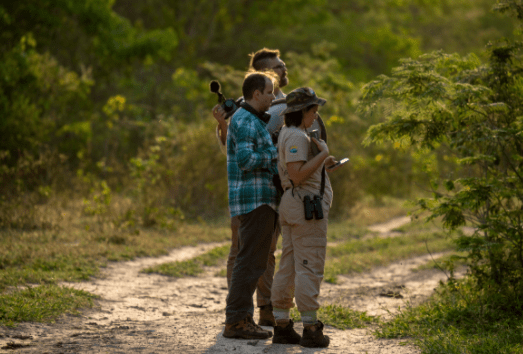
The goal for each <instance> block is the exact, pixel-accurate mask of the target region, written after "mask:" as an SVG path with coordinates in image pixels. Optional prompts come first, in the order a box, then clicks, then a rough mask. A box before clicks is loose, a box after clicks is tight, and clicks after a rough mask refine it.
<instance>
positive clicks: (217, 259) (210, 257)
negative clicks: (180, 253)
mask: <svg viewBox="0 0 523 354" xmlns="http://www.w3.org/2000/svg"><path fill="white" fill-rule="evenodd" d="M229 248H230V246H229V245H225V246H221V247H215V248H213V249H212V250H210V251H209V252H207V253H204V254H202V255H200V256H197V257H194V258H191V259H189V260H186V261H177V262H168V263H163V264H159V265H156V266H154V267H149V268H145V269H143V270H141V272H142V273H158V274H162V275H168V276H171V277H176V278H181V277H184V276H196V275H198V274H200V273H203V271H204V268H203V267H204V266H207V267H209V266H215V265H217V264H219V263H221V262H223V261H224V259H225V257H227V254H228V253H229Z"/></svg>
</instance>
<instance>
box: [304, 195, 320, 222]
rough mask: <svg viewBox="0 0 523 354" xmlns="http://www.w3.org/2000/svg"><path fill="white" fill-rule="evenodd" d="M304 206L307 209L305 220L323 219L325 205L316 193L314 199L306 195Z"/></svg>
mask: <svg viewBox="0 0 523 354" xmlns="http://www.w3.org/2000/svg"><path fill="white" fill-rule="evenodd" d="M303 208H304V210H305V220H312V218H314V219H316V220H321V219H323V206H322V205H321V198H320V197H319V196H317V195H315V196H314V197H313V198H312V200H311V197H309V196H308V195H306V196H305V197H304V198H303Z"/></svg>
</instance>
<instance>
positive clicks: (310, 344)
mask: <svg viewBox="0 0 523 354" xmlns="http://www.w3.org/2000/svg"><path fill="white" fill-rule="evenodd" d="M329 343H330V339H329V337H328V336H324V335H323V323H322V322H321V321H318V322H316V324H315V325H312V326H306V327H304V328H303V336H302V337H301V341H300V345H301V346H302V347H307V348H327V347H328V346H329Z"/></svg>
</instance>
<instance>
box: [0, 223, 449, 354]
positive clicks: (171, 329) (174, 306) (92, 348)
mask: <svg viewBox="0 0 523 354" xmlns="http://www.w3.org/2000/svg"><path fill="white" fill-rule="evenodd" d="M404 221H405V220H404ZM392 224H394V227H397V226H398V225H397V223H392ZM388 230H390V229H387V228H383V229H380V230H379V231H380V232H382V233H387V232H388ZM218 245H220V244H206V245H200V246H197V247H184V248H180V249H175V250H173V251H172V252H171V253H170V254H169V255H168V256H165V257H159V258H142V259H137V260H134V261H130V262H120V263H113V264H110V265H109V266H108V267H107V268H106V269H103V270H102V274H101V277H99V278H95V279H93V280H91V281H89V282H83V283H69V284H66V285H67V286H71V287H74V288H77V289H83V290H86V291H89V292H91V293H94V294H97V295H99V296H100V297H101V298H100V300H99V301H98V306H99V307H98V308H96V309H91V310H87V311H85V312H84V313H83V315H82V316H80V317H75V316H63V317H61V318H60V319H59V321H57V323H55V324H51V325H47V324H36V323H23V324H21V325H20V326H19V327H18V328H16V329H5V328H4V329H1V328H0V347H3V349H0V352H5V353H344V354H345V353H347V354H349V353H354V354H356V353H369V354H371V353H372V354H378V353H379V354H400V353H401V354H414V353H419V351H418V350H417V348H415V347H413V346H410V345H405V343H402V341H400V340H382V339H376V338H375V337H373V336H372V335H371V334H370V333H369V331H370V330H369V329H348V330H344V331H343V330H338V329H335V328H332V327H327V328H326V334H328V335H329V336H330V337H331V345H330V347H329V348H326V349H308V348H302V347H300V346H298V345H282V344H272V342H271V340H270V339H269V340H252V341H248V340H234V339H227V338H224V337H222V335H221V332H222V331H223V326H224V325H223V322H224V319H225V315H224V308H225V298H226V295H227V282H226V279H225V278H223V277H217V276H215V273H216V271H217V269H209V270H208V271H207V272H206V273H205V274H204V275H203V276H199V277H190V278H182V279H175V278H171V277H166V276H161V275H155V274H142V273H140V270H141V269H143V268H146V267H149V266H152V265H155V264H159V263H165V262H172V261H177V260H184V259H188V258H192V257H194V256H196V255H198V254H201V253H203V252H205V251H207V250H209V249H211V248H213V247H216V246H218ZM428 260H430V256H424V257H417V258H414V259H410V260H408V261H403V262H399V263H395V264H392V265H390V266H388V267H384V268H380V269H375V270H374V271H372V272H370V273H366V274H360V275H355V276H350V277H348V276H341V277H340V281H339V284H336V285H334V284H328V283H324V284H323V285H322V289H321V301H322V303H337V304H343V305H346V306H350V307H351V308H352V309H354V310H359V311H367V313H368V314H370V315H381V316H384V317H386V316H387V313H388V311H392V312H394V311H397V309H398V307H403V306H406V304H407V302H411V303H418V302H420V301H422V300H424V299H426V298H427V297H428V296H429V295H430V294H431V292H432V291H433V289H434V288H435V287H436V285H437V283H438V281H439V280H440V279H444V278H445V275H444V274H443V273H441V272H437V271H433V270H428V271H422V272H416V273H413V272H412V271H411V269H413V268H415V267H417V266H418V265H419V264H422V263H425V262H427V261H428ZM388 291H393V292H396V293H397V295H398V297H396V298H390V297H383V296H382V295H383V294H384V293H387V292H388ZM380 294H381V295H380ZM399 295H401V296H399ZM255 320H257V318H256V317H255ZM296 327H297V328H298V329H297V330H298V332H299V333H301V330H302V328H303V327H302V326H301V324H297V325H296ZM267 329H270V327H268V328H267ZM8 343H11V344H8ZM9 345H10V346H11V347H12V348H13V349H7V347H8V346H9Z"/></svg>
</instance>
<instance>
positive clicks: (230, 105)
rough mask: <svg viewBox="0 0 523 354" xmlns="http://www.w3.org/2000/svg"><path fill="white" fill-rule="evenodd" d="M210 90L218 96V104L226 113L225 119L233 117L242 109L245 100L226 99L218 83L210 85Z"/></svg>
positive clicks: (214, 82)
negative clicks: (241, 105)
mask: <svg viewBox="0 0 523 354" xmlns="http://www.w3.org/2000/svg"><path fill="white" fill-rule="evenodd" d="M209 88H210V90H211V92H212V93H215V94H217V95H218V103H219V104H220V105H221V107H222V108H223V110H224V111H225V113H226V115H225V119H228V118H229V117H231V116H232V115H233V114H234V112H236V110H237V109H238V108H240V103H241V102H242V101H243V98H242V97H240V98H239V99H238V100H236V101H235V100H233V99H232V98H225V96H223V94H222V93H221V92H220V89H221V87H220V83H219V82H218V81H216V80H213V81H211V83H210V84H209Z"/></svg>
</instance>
